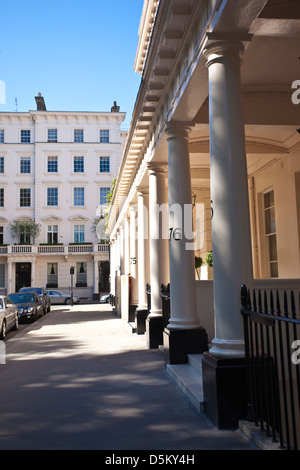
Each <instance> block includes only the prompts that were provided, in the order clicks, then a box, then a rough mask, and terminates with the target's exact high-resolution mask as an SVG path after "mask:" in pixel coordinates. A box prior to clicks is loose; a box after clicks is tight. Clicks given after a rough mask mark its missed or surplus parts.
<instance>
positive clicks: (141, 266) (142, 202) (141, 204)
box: [135, 189, 149, 334]
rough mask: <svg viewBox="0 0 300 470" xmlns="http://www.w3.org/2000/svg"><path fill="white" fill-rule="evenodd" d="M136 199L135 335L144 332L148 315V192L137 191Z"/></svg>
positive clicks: (143, 190) (144, 190)
mask: <svg viewBox="0 0 300 470" xmlns="http://www.w3.org/2000/svg"><path fill="white" fill-rule="evenodd" d="M137 198H138V264H137V268H138V307H137V309H136V311H135V325H136V332H137V334H144V333H145V331H146V318H147V315H148V309H147V295H146V283H147V282H148V280H149V275H148V272H149V213H148V211H149V192H148V190H146V189H139V191H138V193H137Z"/></svg>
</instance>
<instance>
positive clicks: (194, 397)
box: [166, 354, 204, 413]
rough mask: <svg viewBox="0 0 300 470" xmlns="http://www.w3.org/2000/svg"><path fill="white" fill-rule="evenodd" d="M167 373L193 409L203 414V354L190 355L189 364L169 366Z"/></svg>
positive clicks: (167, 366)
mask: <svg viewBox="0 0 300 470" xmlns="http://www.w3.org/2000/svg"><path fill="white" fill-rule="evenodd" d="M166 371H167V376H168V378H169V379H170V380H171V381H172V382H173V383H174V384H175V385H176V386H177V388H178V389H179V390H180V391H181V392H182V393H183V395H184V396H185V397H186V398H187V400H188V401H189V402H190V404H191V405H192V406H193V408H195V410H196V411H197V412H199V413H203V412H204V398H203V383H202V354H190V355H189V356H188V363H187V364H167V365H166Z"/></svg>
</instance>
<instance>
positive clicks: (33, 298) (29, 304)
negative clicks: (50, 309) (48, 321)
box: [8, 292, 44, 321]
mask: <svg viewBox="0 0 300 470" xmlns="http://www.w3.org/2000/svg"><path fill="white" fill-rule="evenodd" d="M8 297H9V298H10V300H11V301H12V303H13V304H15V305H16V306H17V308H18V317H19V321H22V320H24V321H26V320H30V321H36V320H37V319H38V318H39V317H42V316H43V314H44V304H43V300H42V299H41V298H40V296H39V295H38V294H36V293H35V292H17V293H13V294H9V296H8Z"/></svg>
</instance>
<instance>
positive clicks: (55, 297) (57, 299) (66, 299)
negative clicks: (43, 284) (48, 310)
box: [46, 290, 79, 305]
mask: <svg viewBox="0 0 300 470" xmlns="http://www.w3.org/2000/svg"><path fill="white" fill-rule="evenodd" d="M46 292H47V294H48V295H49V297H50V302H51V305H54V304H68V305H70V304H71V295H70V294H62V293H61V292H59V291H58V290H47V291H46ZM73 303H74V304H78V303H79V297H77V296H76V295H73Z"/></svg>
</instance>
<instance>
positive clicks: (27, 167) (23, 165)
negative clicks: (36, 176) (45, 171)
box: [20, 157, 31, 174]
mask: <svg viewBox="0 0 300 470" xmlns="http://www.w3.org/2000/svg"><path fill="white" fill-rule="evenodd" d="M20 173H22V174H30V173H31V158H30V157H21V158H20Z"/></svg>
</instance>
